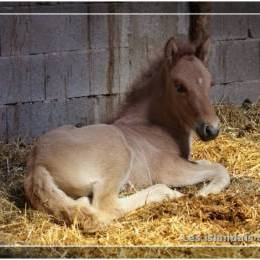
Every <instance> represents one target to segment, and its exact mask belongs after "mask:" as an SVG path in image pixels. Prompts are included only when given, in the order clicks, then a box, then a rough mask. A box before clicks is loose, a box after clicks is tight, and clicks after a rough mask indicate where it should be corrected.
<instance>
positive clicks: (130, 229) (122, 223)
mask: <svg viewBox="0 0 260 260" xmlns="http://www.w3.org/2000/svg"><path fill="white" fill-rule="evenodd" d="M217 112H218V115H219V117H220V119H221V121H222V134H221V135H220V136H219V137H218V138H217V139H216V140H214V141H211V142H208V143H203V142H201V141H199V140H194V143H193V153H192V157H193V158H194V159H208V160H211V161H216V162H220V163H222V164H224V165H225V166H226V167H227V169H228V170H229V172H230V174H231V177H232V180H231V185H230V186H229V187H228V188H227V189H226V190H225V191H224V192H222V193H221V194H218V195H210V196H209V197H207V198H200V197H199V198H198V197H195V196H194V192H195V191H197V190H198V189H199V188H200V187H201V185H203V184H200V185H196V186H191V187H185V188H181V189H179V190H180V191H181V192H184V193H186V194H187V195H186V196H184V197H183V198H180V199H178V200H172V201H165V202H163V203H161V204H152V205H147V206H145V207H143V208H141V209H139V210H137V211H135V212H132V213H130V214H128V215H127V216H125V217H123V218H121V219H119V220H117V221H114V222H113V223H112V224H111V225H109V226H107V227H105V228H104V229H102V230H100V231H98V232H95V233H83V232H82V231H81V230H80V229H78V228H77V226H76V225H74V226H71V227H66V226H65V225H64V224H63V223H62V222H60V221H58V220H55V219H53V217H51V216H48V215H46V214H44V213H41V212H38V211H35V210H32V209H31V208H30V206H29V205H28V204H27V203H26V201H25V198H24V191H23V176H24V174H25V159H26V155H27V153H28V151H29V150H30V148H31V146H30V145H25V144H24V143H23V142H22V141H21V140H17V141H16V142H15V143H12V144H0V244H6V245H7V244H9V245H10V244H15V245H90V246H91V245H93V246H94V245H101V246H109V245H118V246H133V245H142V246H150V245H153V246H178V245H191V246H198V245H200V246H203V245H212V246H215V245H250V246H253V245H254V246H259V244H260V237H259V234H260V232H259V231H260V225H259V214H260V203H259V202H260V199H259V195H260V185H259V183H260V149H259V148H260V142H259V140H260V124H259V120H260V104H259V103H258V104H254V105H253V104H250V103H248V102H245V103H244V104H243V105H242V106H241V107H230V106H218V107H217ZM130 192H133V191H132V190H131V188H129V189H127V190H125V191H124V193H130ZM194 235H197V238H206V236H208V235H221V236H230V235H240V236H243V235H247V236H251V238H253V239H251V241H217V242H216V241H213V242H210V241H203V239H202V240H201V241H196V242H194V241H192V238H193V240H194ZM257 236H258V237H257ZM257 238H258V241H257ZM8 250H9V249H5V254H7V255H9V254H11V253H10V252H9V251H8ZM35 250H36V251H34V252H36V253H35V254H36V255H37V249H35ZM39 250H40V249H39ZM53 250H54V249H52V251H51V250H48V251H46V250H45V253H44V254H45V255H48V256H50V255H55V256H61V255H62V256H76V255H77V256H97V255H98V256H103V255H107V256H115V255H118V252H117V251H116V250H117V249H116V248H114V249H110V250H109V251H106V249H105V248H103V249H102V248H100V249H98V251H95V250H94V251H93V250H92V251H91V249H89V250H88V251H86V250H85V251H82V250H80V249H71V250H67V251H66V250H65V251H62V252H60V251H59V250H58V249H57V250H56V251H53ZM125 250H128V249H125ZM153 250H155V249H150V251H147V250H146V251H145V252H144V251H142V249H140V248H134V249H132V251H131V253H129V252H128V253H127V252H126V251H120V252H121V253H120V254H121V256H124V254H126V255H127V256H153ZM160 250H161V249H158V250H157V251H156V254H157V256H158V255H160V256H165V257H167V256H169V255H171V253H170V249H169V250H168V251H167V250H166V251H165V250H164V251H163V252H162V251H160ZM185 250H186V249H185ZM185 250H184V249H183V250H180V251H178V250H177V251H176V250H175V253H174V255H176V256H179V257H181V256H189V257H190V256H193V257H194V256H198V255H199V253H198V250H197V253H196V255H195V253H192V252H193V251H192V250H193V249H190V250H188V251H187V250H186V251H185ZM194 250H195V249H194ZM205 250H206V251H207V250H208V251H207V252H206V251H205ZM205 250H204V251H203V252H204V254H203V253H202V254H201V255H202V256H204V257H205V256H208V255H211V253H210V250H209V249H205ZM228 250H229V252H231V251H232V250H233V249H225V248H224V249H223V248H222V249H218V250H217V251H216V252H215V253H214V255H215V256H217V255H222V256H225V252H227V251H228ZM241 250H242V251H241ZM241 250H240V251H234V252H233V251H232V252H233V253H232V254H233V255H232V256H237V257H240V256H244V257H249V256H255V257H256V256H258V257H259V250H258V249H257V248H256V249H254V248H251V250H250V252H244V251H243V250H244V249H241ZM7 251H8V252H9V253H8V252H7ZM12 252H13V254H15V253H14V252H16V253H17V252H18V253H17V254H19V252H20V251H19V249H13V251H12ZM42 252H43V251H42ZM94 252H95V253H94ZM97 252H99V253H98V254H97ZM142 252H143V253H142ZM160 252H161V253H160ZM205 252H206V253H205ZM243 252H244V253H243ZM205 254H206V255H205ZM229 256H231V255H230V254H229Z"/></svg>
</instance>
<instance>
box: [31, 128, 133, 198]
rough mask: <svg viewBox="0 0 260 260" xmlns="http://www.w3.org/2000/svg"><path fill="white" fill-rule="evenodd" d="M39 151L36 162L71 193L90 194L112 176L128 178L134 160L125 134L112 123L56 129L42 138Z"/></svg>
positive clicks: (77, 195)
mask: <svg viewBox="0 0 260 260" xmlns="http://www.w3.org/2000/svg"><path fill="white" fill-rule="evenodd" d="M36 151H37V152H36V159H35V160H36V163H37V164H40V165H43V166H45V167H46V169H47V170H48V171H49V172H50V174H51V176H52V178H53V179H54V181H55V183H56V184H57V186H58V187H59V188H60V189H62V190H63V191H64V192H66V193H67V194H68V195H70V196H71V197H81V196H86V195H88V194H90V193H91V192H92V190H93V185H96V184H97V183H100V182H102V181H106V179H109V178H111V177H113V178H117V179H118V180H119V182H120V180H121V179H122V182H124V178H125V176H124V174H125V171H126V169H127V168H128V167H129V162H130V155H129V151H128V150H127V149H126V147H125V144H124V142H123V140H122V138H121V137H120V136H119V134H118V132H117V131H116V130H115V129H114V127H112V126H109V125H93V126H88V127H83V128H74V127H72V126H65V127H61V128H58V129H55V130H53V131H51V132H49V133H47V134H46V135H44V136H42V137H41V138H40V140H39V142H38V144H37V146H36ZM120 167H121V168H120Z"/></svg>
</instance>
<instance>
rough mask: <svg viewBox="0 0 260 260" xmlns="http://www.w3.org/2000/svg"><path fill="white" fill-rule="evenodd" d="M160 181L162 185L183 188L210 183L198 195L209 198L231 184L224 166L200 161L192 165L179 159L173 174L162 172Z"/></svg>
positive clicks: (173, 168)
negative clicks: (209, 195) (204, 182)
mask: <svg viewBox="0 0 260 260" xmlns="http://www.w3.org/2000/svg"><path fill="white" fill-rule="evenodd" d="M159 181H160V182H161V183H164V184H167V185H170V186H174V187H181V186H187V185H193V184H197V183H200V182H203V181H210V183H209V184H208V185H206V186H205V187H203V188H202V189H201V190H200V191H199V193H198V195H201V196H207V195H208V194H210V193H213V194H216V193H219V192H220V191H222V190H223V189H224V188H225V187H226V186H227V185H228V184H229V183H230V176H229V175H228V172H227V170H226V169H225V167H224V166H222V165H221V164H219V163H210V162H209V161H205V160H202V161H198V162H197V163H192V162H189V161H186V160H183V159H177V160H176V161H175V163H174V167H172V171H171V172H169V171H168V172H161V175H160V179H159Z"/></svg>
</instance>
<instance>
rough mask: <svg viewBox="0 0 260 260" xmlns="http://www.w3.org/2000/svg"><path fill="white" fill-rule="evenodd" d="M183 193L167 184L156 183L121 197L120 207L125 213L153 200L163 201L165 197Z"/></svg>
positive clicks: (178, 195)
mask: <svg viewBox="0 0 260 260" xmlns="http://www.w3.org/2000/svg"><path fill="white" fill-rule="evenodd" d="M182 195H183V194H182V193H180V192H178V191H175V190H172V189H170V188H169V187H167V185H165V184H156V185H153V186H150V187H148V188H146V189H143V190H141V191H138V192H136V193H135V194H133V195H130V196H127V197H123V198H119V204H120V208H121V209H122V210H123V213H127V212H131V211H134V210H135V209H137V208H140V207H143V206H144V205H145V204H148V203H152V202H162V201H163V200H165V199H174V198H179V197H181V196H182Z"/></svg>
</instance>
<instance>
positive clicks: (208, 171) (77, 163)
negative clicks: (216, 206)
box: [25, 38, 230, 229]
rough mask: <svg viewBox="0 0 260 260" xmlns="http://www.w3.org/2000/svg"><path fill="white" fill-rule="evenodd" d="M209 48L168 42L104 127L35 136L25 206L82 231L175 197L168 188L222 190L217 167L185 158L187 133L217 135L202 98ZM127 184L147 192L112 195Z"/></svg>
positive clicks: (225, 179) (223, 174) (223, 177)
mask: <svg viewBox="0 0 260 260" xmlns="http://www.w3.org/2000/svg"><path fill="white" fill-rule="evenodd" d="M208 48H209V41H208V40H207V41H205V42H203V43H202V44H201V45H200V46H194V45H193V44H191V43H189V44H182V45H180V44H178V43H177V42H176V41H175V39H174V38H171V39H170V40H169V41H168V42H167V44H166V46H165V49H164V56H163V57H162V58H161V59H160V60H158V62H157V63H155V64H154V65H153V66H152V67H151V69H150V71H149V73H148V75H147V76H144V75H143V77H142V78H141V79H140V80H139V82H138V83H137V84H136V87H134V88H133V90H132V91H131V93H130V94H129V95H128V97H127V99H126V103H125V105H124V106H123V108H122V110H121V112H120V113H119V115H118V117H117V118H116V119H115V120H114V121H113V122H112V123H111V124H99V125H91V126H87V127H82V128H76V127H74V126H63V127H60V128H57V129H55V130H52V131H50V132H48V133H46V134H45V135H43V136H41V137H40V138H39V140H38V143H37V144H36V145H35V147H34V149H33V151H32V153H31V155H30V158H29V160H28V170H29V173H28V176H27V177H26V179H25V192H26V196H27V198H28V199H29V200H30V202H31V204H32V206H33V207H35V208H37V209H40V210H44V211H47V212H49V213H51V214H54V215H55V216H57V217H62V218H64V219H65V220H67V221H68V222H72V221H73V220H74V219H75V218H76V217H77V219H78V221H79V222H80V224H81V225H82V226H84V227H85V228H86V229H89V228H91V226H93V225H94V224H99V223H109V222H110V221H111V220H112V219H115V218H118V217H120V216H122V215H123V214H125V213H127V212H129V211H133V210H135V209H137V208H139V207H142V206H143V205H145V204H146V203H150V202H160V201H162V200H164V199H167V198H169V199H172V198H178V197H180V196H182V194H181V193H180V192H178V191H175V190H172V189H170V188H169V187H168V186H172V187H180V186H185V185H192V184H196V183H199V182H203V181H210V182H209V184H207V185H206V186H204V187H203V188H202V189H201V190H200V191H199V192H198V195H202V196H207V195H208V194H210V193H219V192H220V191H221V190H223V189H224V188H225V187H226V186H227V185H228V184H229V181H230V178H229V175H228V173H227V171H226V169H225V168H224V167H223V166H222V165H221V164H218V163H210V162H208V161H197V162H192V161H190V160H189V153H190V143H191V133H192V131H196V133H197V134H198V136H199V137H200V138H201V139H202V140H204V141H207V140H210V139H214V138H215V137H216V136H217V135H218V132H219V128H218V124H219V121H218V118H217V117H216V115H215V112H214V110H213V107H212V105H211V103H210V100H209V96H208V93H209V90H210V86H211V84H212V79H211V75H210V73H209V71H208V70H207V68H206V67H205V65H204V63H206V61H207V57H208ZM127 182H131V183H132V184H134V185H136V186H150V187H148V188H145V189H142V190H141V191H139V192H137V193H135V194H133V195H130V196H127V197H123V198H119V196H118V194H119V191H120V189H121V188H122V187H123V186H124V184H126V183H127ZM90 197H91V198H92V199H90Z"/></svg>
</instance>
